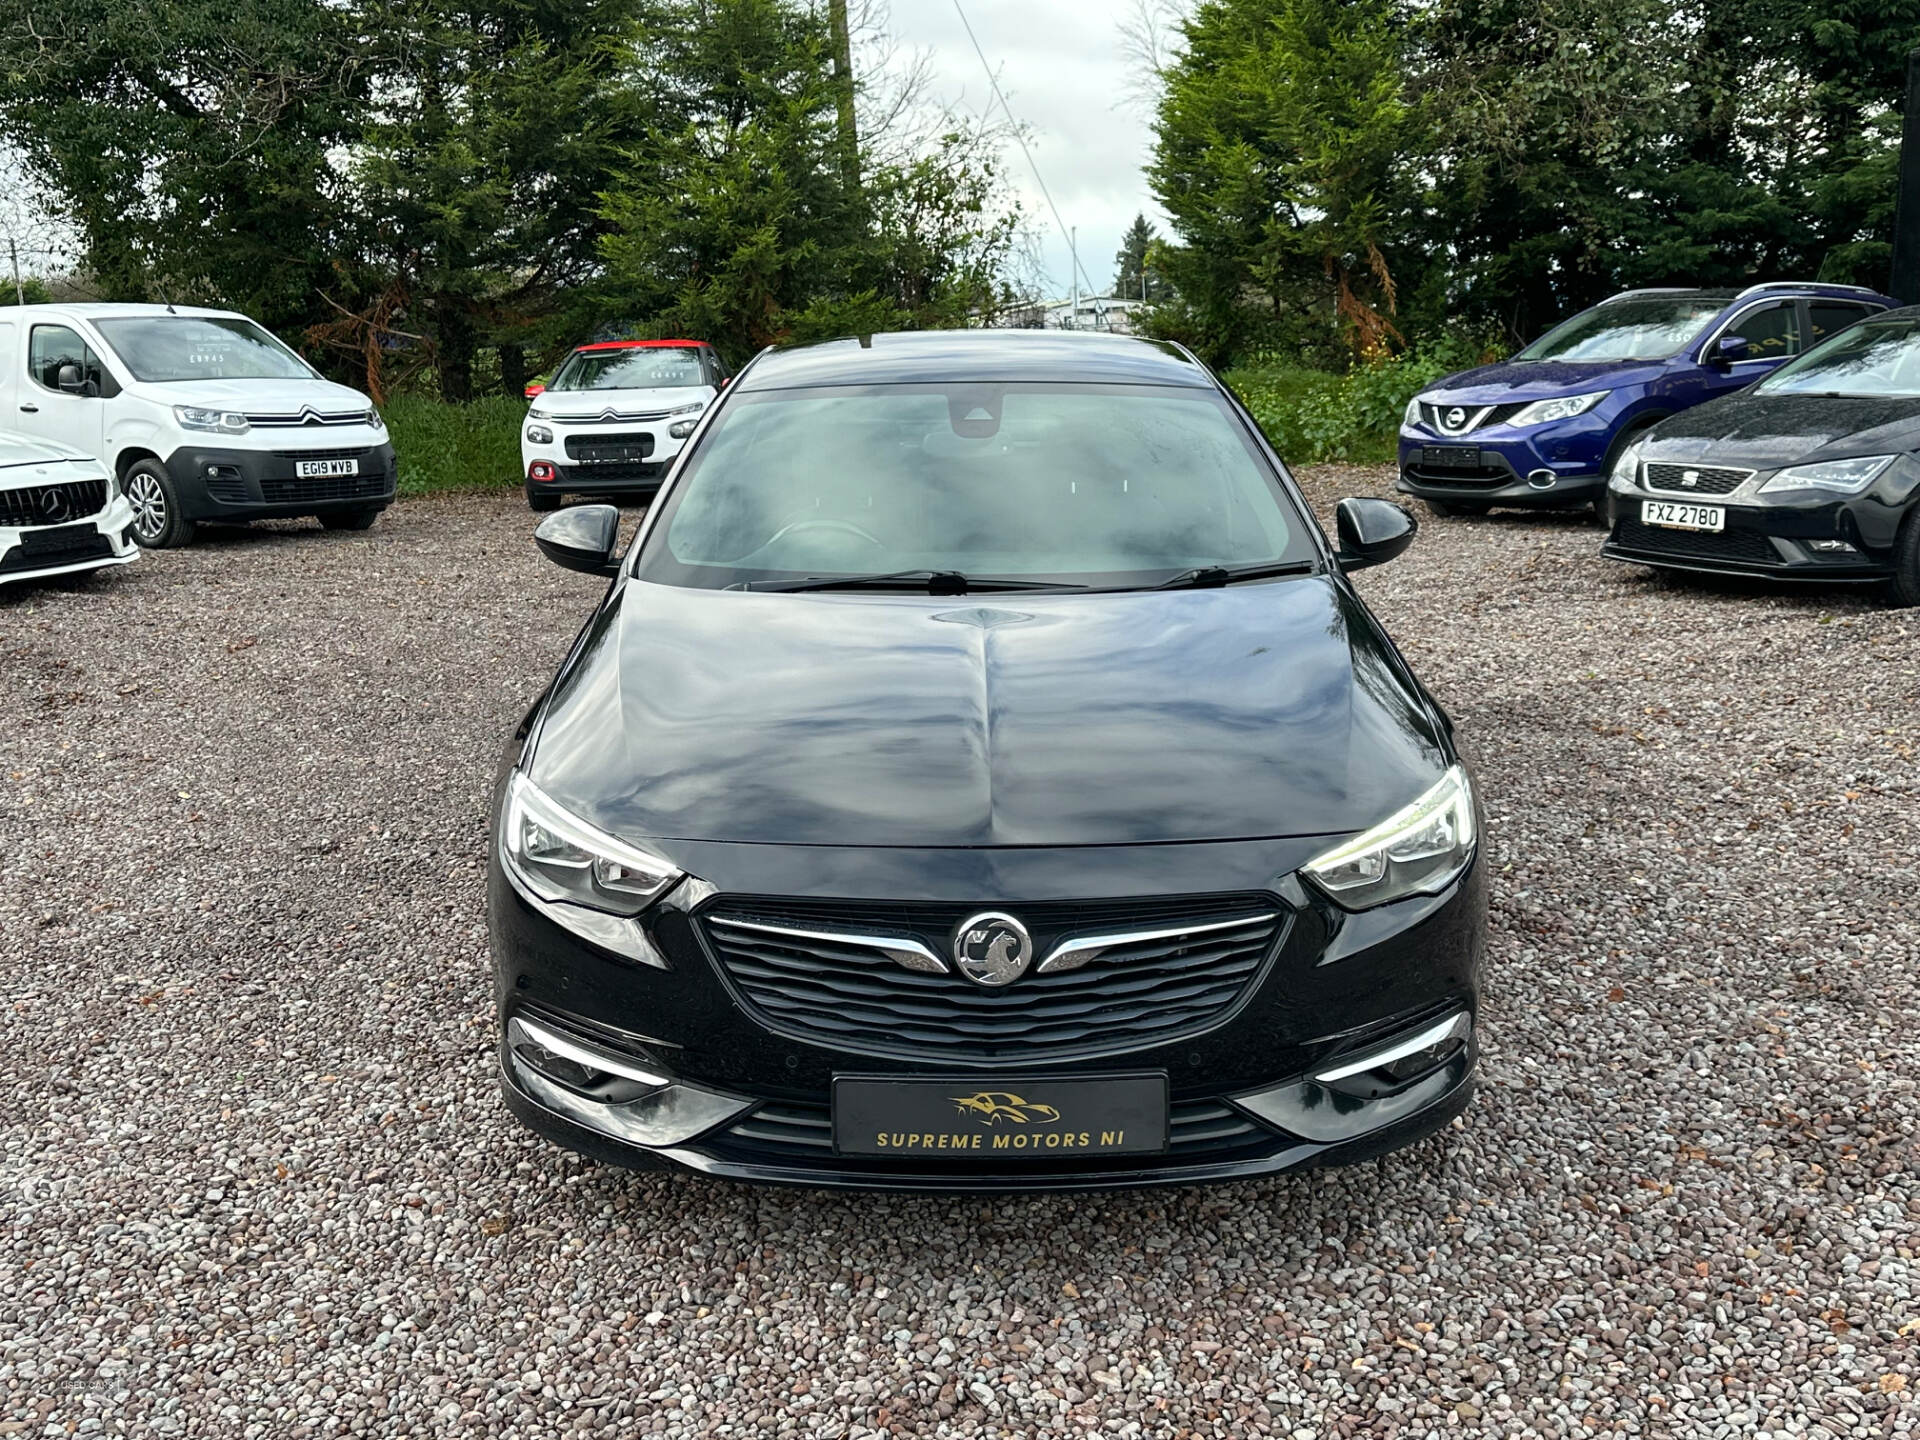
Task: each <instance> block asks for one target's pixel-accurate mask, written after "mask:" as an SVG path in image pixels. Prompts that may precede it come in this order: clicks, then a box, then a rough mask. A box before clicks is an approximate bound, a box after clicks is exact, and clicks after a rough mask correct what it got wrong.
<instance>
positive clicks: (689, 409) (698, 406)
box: [667, 400, 707, 440]
mask: <svg viewBox="0 0 1920 1440" xmlns="http://www.w3.org/2000/svg"><path fill="white" fill-rule="evenodd" d="M706 408H707V402H706V401H704V400H696V401H694V403H693V404H691V405H682V406H681V407H680V408H679V409H678V410H670V411H668V412H667V419H668V420H670V421H672V422H673V423H672V424H670V425H668V426H667V434H669V435H671V436H672V437H673V438H674V439H675V440H684V439H686V438H687V436H689V435H691V434H692V433H693V427H694V426H696V425H698V424H699V423H700V412H701V411H702V410H705V409H706ZM682 416H685V417H686V418H685V419H682V418H681V417H682Z"/></svg>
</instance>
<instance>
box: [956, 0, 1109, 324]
mask: <svg viewBox="0 0 1920 1440" xmlns="http://www.w3.org/2000/svg"><path fill="white" fill-rule="evenodd" d="M953 8H954V11H955V12H956V13H957V14H958V15H959V16H960V24H961V25H962V26H963V27H965V29H966V32H967V39H969V40H971V41H972V42H973V53H974V54H976V55H978V56H979V57H980V68H981V69H982V70H985V71H986V72H987V84H989V85H991V86H992V87H993V96H994V99H996V100H998V101H999V102H1000V109H1001V111H1002V112H1003V113H1004V114H1005V115H1006V117H1007V123H1008V124H1009V125H1011V126H1012V127H1013V138H1014V139H1015V140H1016V141H1017V142H1019V145H1020V153H1021V154H1022V155H1025V156H1026V157H1027V165H1028V168H1030V169H1031V170H1032V171H1033V180H1034V183H1035V184H1036V185H1038V186H1039V187H1040V193H1041V194H1042V195H1044V196H1046V199H1047V208H1048V209H1049V210H1051V211H1052V212H1053V223H1054V224H1056V225H1058V226H1059V227H1060V238H1061V239H1063V240H1065V241H1066V242H1067V253H1068V254H1069V255H1071V256H1072V257H1073V259H1072V265H1073V268H1074V269H1075V270H1077V271H1079V272H1080V278H1081V279H1082V280H1085V281H1086V285H1087V292H1088V293H1089V294H1094V295H1097V294H1098V293H1099V291H1097V290H1096V289H1094V284H1093V281H1091V280H1089V279H1087V267H1086V266H1084V265H1082V264H1081V263H1080V247H1079V246H1078V245H1077V244H1075V243H1074V238H1073V234H1072V232H1071V231H1069V230H1068V229H1067V222H1066V221H1064V220H1062V219H1061V218H1060V207H1059V206H1058V205H1056V204H1054V203H1053V192H1052V191H1051V190H1049V189H1047V182H1046V178H1045V177H1044V176H1043V175H1041V173H1040V162H1039V161H1037V160H1035V159H1034V158H1033V151H1031V150H1030V149H1028V148H1027V137H1026V135H1025V134H1023V133H1022V132H1021V129H1020V122H1019V121H1018V120H1016V119H1014V118H1013V107H1012V106H1011V105H1009V104H1007V97H1006V96H1005V95H1004V94H1002V93H1001V91H1000V79H999V77H998V76H996V75H995V74H994V73H993V66H991V65H989V64H988V63H987V52H986V51H985V50H982V49H981V48H980V39H979V37H978V36H976V35H975V34H974V33H973V26H972V24H971V23H969V21H968V20H967V12H966V11H965V10H964V9H962V8H961V5H960V0H953ZM1074 318H1075V319H1076V320H1077V319H1078V318H1079V317H1078V316H1075V317H1074Z"/></svg>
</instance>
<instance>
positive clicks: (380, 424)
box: [367, 408, 387, 430]
mask: <svg viewBox="0 0 1920 1440" xmlns="http://www.w3.org/2000/svg"><path fill="white" fill-rule="evenodd" d="M367 428H368V429H369V430H384V429H386V428H387V422H386V421H385V420H383V419H381V418H380V412H379V411H378V410H374V409H371V408H369V409H368V411H367Z"/></svg>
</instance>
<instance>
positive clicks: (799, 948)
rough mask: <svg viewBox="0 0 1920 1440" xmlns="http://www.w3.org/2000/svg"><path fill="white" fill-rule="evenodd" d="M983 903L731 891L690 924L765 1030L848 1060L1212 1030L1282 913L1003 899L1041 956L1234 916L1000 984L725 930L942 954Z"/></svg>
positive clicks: (1236, 902) (1156, 1038)
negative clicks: (1075, 942) (1063, 945)
mask: <svg viewBox="0 0 1920 1440" xmlns="http://www.w3.org/2000/svg"><path fill="white" fill-rule="evenodd" d="M984 908H988V907H986V906H983V905H955V904H921V903H906V902H884V901H882V902H862V901H808V900H793V899H781V900H765V901H755V900H751V899H745V898H738V899H735V898H729V899H727V900H725V901H722V902H721V903H720V904H719V905H718V906H716V907H715V908H714V909H712V910H709V911H707V912H706V913H705V914H703V915H702V916H701V917H700V926H701V929H702V931H703V933H704V935H705V937H706V939H707V942H708V945H709V946H710V948H711V950H712V953H713V955H714V958H715V959H716V960H717V961H718V963H719V968H720V971H721V973H722V975H723V976H724V977H725V978H726V979H727V981H728V982H729V984H730V985H731V986H732V988H733V989H734V991H735V993H736V994H737V995H738V996H739V998H740V999H741V1001H742V1002H743V1004H744V1005H745V1007H746V1008H747V1010H748V1012H749V1013H750V1014H752V1015H753V1016H754V1018H755V1019H756V1020H758V1021H759V1022H760V1023H761V1024H763V1025H765V1026H766V1027H767V1028H768V1029H770V1030H774V1031H776V1032H778V1033H781V1034H784V1035H789V1036H792V1037H794V1038H797V1039H802V1040H806V1041H810V1042H812V1043H815V1044H819V1045H823V1046H827V1047H829V1048H831V1049H835V1050H839V1051H843V1052H849V1053H861V1054H868V1055H886V1056H914V1057H921V1058H925V1057H952V1058H957V1059H961V1060H966V1061H971V1062H996V1063H1009V1062H1017V1061H1027V1060H1034V1059H1039V1058H1043V1057H1058V1056H1066V1055H1077V1054H1095V1053H1111V1052H1115V1051H1123V1050H1138V1049H1143V1048H1146V1047H1148V1046H1153V1045H1158V1044H1163V1043H1166V1042H1168V1041H1171V1040H1175V1039H1178V1038H1179V1037H1180V1036H1183V1035H1186V1034H1190V1033H1192V1032H1193V1031H1195V1030H1200V1029H1204V1028H1206V1027H1208V1026H1210V1025H1213V1024H1215V1023H1217V1022H1218V1021H1219V1020H1220V1019H1221V1018H1223V1017H1224V1016H1225V1015H1226V1014H1227V1013H1228V1012H1229V1011H1231V1010H1232V1009H1233V1008H1234V1007H1235V1006H1236V1005H1237V1004H1238V1003H1239V1001H1240V1000H1241V998H1242V997H1243V996H1244V995H1246V993H1247V992H1248V990H1249V989H1250V988H1251V986H1252V985H1253V983H1254V981H1255V980H1256V978H1257V977H1258V975H1259V974H1260V972H1261V970H1262V968H1263V966H1264V965H1265V963H1266V961H1267V958H1268V957H1269V956H1270V955H1271V954H1272V953H1273V951H1274V949H1275V944H1276V941H1277V939H1278V937H1279V935H1280V933H1281V931H1282V929H1283V928H1284V925H1285V919H1286V916H1285V912H1284V910H1283V908H1282V907H1281V905H1280V904H1279V902H1277V901H1275V900H1274V899H1273V898H1272V897H1270V896H1266V895H1257V894H1254V895H1210V896H1187V897H1177V898H1171V899H1166V898H1163V899H1153V900H1131V901H1127V900H1117V901H1099V902H1085V903H1076V902H1057V901H1056V902H1048V903H1042V904H1033V905H1019V906H1013V907H1011V909H1012V912H1013V913H1014V914H1016V915H1017V916H1018V917H1019V918H1020V920H1021V921H1022V922H1023V923H1024V924H1025V925H1026V926H1027V928H1028V930H1029V931H1030V932H1031V934H1032V936H1033V942H1034V954H1035V957H1036V962H1037V960H1038V958H1039V957H1043V956H1045V955H1046V954H1047V953H1048V952H1049V951H1050V950H1051V949H1052V948H1053V946H1054V945H1055V943H1057V942H1058V941H1059V940H1061V939H1063V938H1067V937H1069V936H1084V935H1101V934H1111V933H1116V932H1123V931H1128V930H1164V929H1169V928H1172V927H1173V926H1176V925H1179V924H1182V923H1189V922H1190V923H1192V924H1194V925H1196V926H1198V925H1206V924H1213V923H1217V922H1223V921H1233V922H1237V923H1234V924H1233V925H1232V926H1231V928H1226V929H1220V930H1213V931H1209V932H1207V933H1204V934H1198V935H1191V936H1184V937H1175V938H1173V939H1169V940H1160V941H1150V942H1144V943H1137V944H1133V945H1128V946H1119V947H1114V948H1111V949H1109V950H1107V951H1105V952H1104V953H1102V954H1101V955H1099V956H1098V957H1096V958H1095V959H1094V960H1093V961H1092V962H1091V963H1089V964H1087V965H1085V966H1083V967H1082V968H1080V969H1078V970H1068V971H1064V972H1060V973H1056V974H1052V975H1042V974H1040V973H1038V969H1037V963H1036V968H1035V969H1031V970H1029V971H1028V972H1027V973H1026V974H1025V975H1023V976H1022V977H1021V978H1020V979H1018V980H1016V981H1015V982H1014V983H1013V984H1011V985H1008V986H1006V987H1005V988H1003V989H998V990H989V989H983V988H981V987H980V986H977V985H975V984H973V983H972V982H971V981H969V980H967V979H965V978H964V977H962V976H960V975H957V974H946V975H929V974H923V973H916V972H913V971H908V970H904V969H902V968H900V967H899V966H898V965H896V964H895V963H894V962H893V961H891V960H889V959H887V958H886V957H885V956H883V955H881V954H880V953H879V952H878V951H876V950H873V949H869V948H867V947H865V946H861V945H850V944H845V943H839V942H834V941H826V940H812V939H801V938H797V937H792V936H786V935H771V934H767V933H765V932H764V931H754V930H748V929H743V928H740V927H737V926H731V925H729V924H728V922H729V921H730V920H742V921H758V922H760V923H762V924H770V925H779V926H784V927H789V928H793V929H806V930H815V931H831V932H837V933H842V934H844V933H849V932H851V933H854V934H867V935H879V936H890V937H894V936H906V937H911V938H913V939H915V940H918V941H919V942H920V943H921V944H923V945H925V946H926V947H927V948H929V949H931V950H933V951H934V952H935V953H936V954H939V955H942V956H945V955H948V954H949V946H950V937H951V936H952V934H953V931H954V928H955V927H956V926H958V925H959V923H960V922H961V921H962V920H964V919H966V918H967V917H968V916H970V915H973V914H977V913H978V912H979V911H980V910H982V909H984Z"/></svg>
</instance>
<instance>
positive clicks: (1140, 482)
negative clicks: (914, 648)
mask: <svg viewBox="0 0 1920 1440" xmlns="http://www.w3.org/2000/svg"><path fill="white" fill-rule="evenodd" d="M687 464H688V468H687V470H686V471H685V473H684V474H683V475H682V477H681V479H680V481H679V483H678V484H677V485H676V486H675V487H674V489H673V492H672V495H671V497H670V499H669V501H668V509H667V512H666V514H665V515H664V516H663V517H662V522H661V524H660V525H659V527H658V528H657V529H655V530H654V532H653V534H652V535H651V537H650V538H649V540H648V543H647V548H646V551H645V552H644V554H643V555H642V557H641V559H640V561H639V564H638V569H637V572H636V573H637V574H638V575H639V576H640V578H642V579H646V580H657V581H661V582H663V583H667V584H678V585H691V586H702V587H710V588H724V587H726V586H729V585H734V584H738V583H741V582H743V581H749V580H755V581H757V580H777V579H800V578H806V577H810V576H816V575H835V576H839V575H876V574H886V573H891V572H894V571H901V570H958V571H960V572H961V573H963V574H965V575H968V576H970V577H974V578H979V579H986V578H989V577H991V578H997V579H1006V580H1016V579H1017V580H1039V581H1045V580H1058V581H1060V582H1062V583H1074V584H1092V583H1102V584H1131V583H1146V582H1149V581H1151V580H1153V579H1162V578H1166V577H1167V576H1168V575H1169V574H1170V573H1171V572H1175V571H1180V570H1185V569H1188V568H1191V567H1195V566H1213V565H1247V564H1259V563H1262V562H1268V561H1292V560H1296V559H1297V560H1308V559H1312V558H1313V557H1314V556H1315V555H1316V553H1317V552H1316V549H1315V547H1314V545H1313V542H1312V539H1311V536H1310V533H1309V531H1308V530H1307V527H1306V523H1305V522H1304V521H1303V520H1302V519H1301V518H1300V516H1299V515H1298V513H1297V512H1296V511H1295V510H1294V507H1293V505H1292V503H1291V501H1290V500H1289V498H1288V496H1287V494H1286V492H1285V491H1284V490H1283V489H1282V487H1281V485H1280V483H1279V481H1278V479H1277V477H1276V476H1275V475H1274V474H1273V472H1272V470H1271V469H1270V468H1269V466H1268V464H1267V462H1266V460H1265V459H1264V457H1263V456H1262V455H1261V454H1260V453H1259V452H1258V451H1256V450H1255V448H1254V447H1253V445H1252V443H1251V441H1250V440H1249V438H1248V436H1247V434H1246V432H1245V430H1244V429H1243V428H1242V426H1241V424H1240V422H1239V420H1238V418H1237V416H1236V415H1235V414H1234V413H1233V411H1232V410H1231V409H1229V407H1228V406H1227V405H1226V404H1225V402H1224V401H1223V400H1222V399H1221V398H1220V397H1219V396H1218V395H1216V394H1215V393H1214V392H1212V391H1211V390H1200V389H1185V388H1178V387H1168V388H1161V387H1157V386H1139V385H1066V384H1062V385H1048V384H1037V383H1025V384H986V383H953V384H947V385H917V384H916V385H869V386H836V387H833V388H830V389H813V390H770V391H759V392H749V393H747V394H742V395H736V396H735V397H734V398H733V399H732V400H731V401H729V402H728V404H727V407H726V409H725V410H724V411H723V412H722V413H721V415H720V416H719V417H718V418H717V419H716V420H715V421H714V423H713V425H712V427H711V428H710V429H709V430H708V432H707V433H706V435H705V437H704V438H703V439H702V441H701V443H700V447H699V449H698V450H697V451H695V453H694V454H693V455H692V456H691V457H690V458H689V460H688V462H687Z"/></svg>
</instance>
